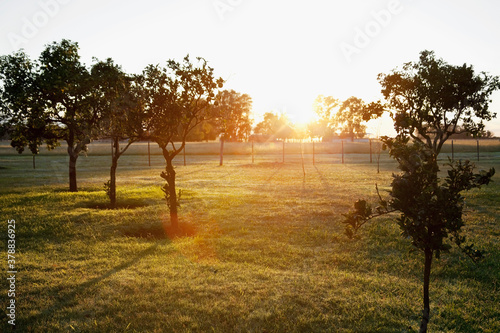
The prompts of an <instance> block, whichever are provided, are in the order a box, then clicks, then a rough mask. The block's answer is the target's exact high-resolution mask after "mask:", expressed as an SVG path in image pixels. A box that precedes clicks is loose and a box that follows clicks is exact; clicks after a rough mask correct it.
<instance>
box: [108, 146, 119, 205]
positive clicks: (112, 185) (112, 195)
mask: <svg viewBox="0 0 500 333" xmlns="http://www.w3.org/2000/svg"><path fill="white" fill-rule="evenodd" d="M117 167H118V157H117V156H116V155H114V156H113V158H112V159H111V169H110V181H109V201H110V205H111V208H115V207H116V168H117Z"/></svg>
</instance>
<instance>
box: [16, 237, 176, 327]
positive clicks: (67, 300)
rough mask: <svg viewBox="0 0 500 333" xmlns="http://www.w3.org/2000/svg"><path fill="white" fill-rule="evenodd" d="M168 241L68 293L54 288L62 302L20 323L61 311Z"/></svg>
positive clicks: (34, 321)
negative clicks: (80, 296) (100, 283)
mask: <svg viewBox="0 0 500 333" xmlns="http://www.w3.org/2000/svg"><path fill="white" fill-rule="evenodd" d="M166 242H168V240H166V239H164V240H161V241H158V242H156V243H155V244H153V245H151V246H150V247H149V248H147V249H145V250H144V251H142V252H140V253H139V254H138V255H136V256H135V257H133V258H131V259H129V260H127V261H125V262H124V263H122V264H120V265H118V266H115V267H113V268H112V269H110V270H108V271H107V272H105V273H104V274H102V275H101V276H99V277H96V278H93V279H91V280H89V281H86V282H84V283H82V284H80V285H78V286H76V287H75V288H74V289H73V290H72V291H69V292H66V293H62V294H61V293H59V290H58V288H53V289H52V290H51V291H49V292H48V295H57V299H58V300H60V302H57V303H56V304H53V305H52V306H50V307H48V308H46V309H44V310H42V311H41V312H40V313H39V314H36V315H32V316H29V317H27V318H25V319H21V322H20V324H23V322H25V324H34V323H36V322H37V321H38V320H40V319H43V318H45V317H47V316H50V315H52V314H53V313H55V312H57V311H60V310H61V309H63V308H65V307H68V306H71V305H72V303H73V302H74V301H75V298H76V296H77V295H81V294H84V293H85V292H87V291H89V290H91V289H92V288H93V287H94V286H95V285H96V284H98V283H99V282H101V281H103V280H105V279H107V278H109V277H110V276H112V275H114V274H116V273H118V272H120V271H122V270H124V269H127V268H129V267H131V266H132V265H134V264H137V263H138V262H139V261H140V260H141V259H144V257H146V256H148V255H151V254H153V253H154V251H155V250H156V248H157V247H158V246H159V245H160V244H165V243H166Z"/></svg>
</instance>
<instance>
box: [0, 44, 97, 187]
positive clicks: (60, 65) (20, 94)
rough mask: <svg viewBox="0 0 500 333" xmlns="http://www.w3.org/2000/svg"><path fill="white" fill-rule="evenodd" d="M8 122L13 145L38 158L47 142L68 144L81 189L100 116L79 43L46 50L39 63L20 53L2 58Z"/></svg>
mask: <svg viewBox="0 0 500 333" xmlns="http://www.w3.org/2000/svg"><path fill="white" fill-rule="evenodd" d="M1 62H2V64H1V72H2V74H1V75H2V81H3V86H4V88H3V91H2V95H3V96H2V114H3V116H2V118H4V119H8V120H6V121H4V124H6V125H5V126H7V127H8V130H9V131H10V132H11V138H12V142H11V144H12V145H13V146H15V147H16V149H17V150H18V151H19V152H22V151H23V149H24V147H25V146H29V148H30V150H31V151H32V153H33V154H36V153H37V152H38V147H39V146H40V144H41V143H42V142H44V141H45V142H46V143H47V144H48V146H49V148H52V147H54V145H56V143H57V141H59V140H64V141H66V143H67V152H68V155H69V188H70V191H72V192H76V191H77V190H78V187H77V181H76V161H77V159H78V156H79V154H80V153H81V152H83V151H85V150H86V149H87V145H88V144H89V143H90V141H91V140H92V138H94V137H95V136H96V134H97V132H96V124H97V122H98V121H99V114H98V113H96V110H95V109H94V108H93V107H92V102H91V101H92V80H91V75H90V73H89V71H88V70H87V68H86V67H85V66H84V65H83V64H82V63H81V62H80V56H79V54H78V44H77V43H73V42H71V41H68V40H64V39H63V40H62V41H61V42H59V43H57V42H54V43H52V44H49V45H47V46H46V48H45V49H44V50H43V51H42V53H41V55H40V57H39V59H38V61H37V62H34V61H30V60H29V59H28V57H27V56H26V55H25V54H24V53H22V52H18V53H16V54H14V55H13V56H4V57H2V61H1Z"/></svg>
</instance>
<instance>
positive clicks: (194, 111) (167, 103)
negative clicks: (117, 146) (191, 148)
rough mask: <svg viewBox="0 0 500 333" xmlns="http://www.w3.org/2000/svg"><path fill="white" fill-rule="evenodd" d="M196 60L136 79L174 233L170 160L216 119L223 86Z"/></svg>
mask: <svg viewBox="0 0 500 333" xmlns="http://www.w3.org/2000/svg"><path fill="white" fill-rule="evenodd" d="M196 59H197V64H193V63H192V62H191V60H190V58H189V56H186V57H185V58H184V59H183V61H182V62H177V61H175V60H169V61H168V62H167V67H166V68H161V67H159V66H153V65H150V66H148V67H147V68H146V69H145V70H144V71H143V74H142V76H141V77H140V78H139V79H138V82H139V84H140V86H141V88H142V98H143V100H144V107H145V110H146V114H147V121H146V130H147V131H148V133H149V138H151V139H152V140H153V141H155V142H156V143H157V144H158V146H159V147H160V148H161V150H162V153H163V157H164V159H165V162H166V167H165V171H163V172H162V173H161V177H162V178H163V179H164V180H165V181H166V184H165V186H163V191H164V193H165V199H166V201H167V205H168V207H169V211H170V222H171V227H172V228H173V229H174V230H175V229H178V227H179V223H178V222H179V219H178V213H177V212H178V210H177V207H178V205H179V203H178V198H177V193H176V187H175V169H174V166H173V160H174V158H175V156H177V155H178V154H179V153H180V152H181V151H182V150H183V149H184V146H185V144H186V137H187V135H188V134H189V133H190V132H191V131H192V130H193V129H194V128H195V127H196V126H197V125H199V124H200V123H201V122H203V121H204V120H205V119H207V118H212V117H214V116H215V115H214V110H215V109H214V108H213V106H214V101H215V93H216V92H217V89H218V88H222V85H223V80H222V79H221V78H215V76H214V73H213V68H211V67H209V66H208V64H207V62H206V60H204V59H203V58H196ZM176 140H179V141H177V142H178V143H177V144H176ZM169 147H171V149H169Z"/></svg>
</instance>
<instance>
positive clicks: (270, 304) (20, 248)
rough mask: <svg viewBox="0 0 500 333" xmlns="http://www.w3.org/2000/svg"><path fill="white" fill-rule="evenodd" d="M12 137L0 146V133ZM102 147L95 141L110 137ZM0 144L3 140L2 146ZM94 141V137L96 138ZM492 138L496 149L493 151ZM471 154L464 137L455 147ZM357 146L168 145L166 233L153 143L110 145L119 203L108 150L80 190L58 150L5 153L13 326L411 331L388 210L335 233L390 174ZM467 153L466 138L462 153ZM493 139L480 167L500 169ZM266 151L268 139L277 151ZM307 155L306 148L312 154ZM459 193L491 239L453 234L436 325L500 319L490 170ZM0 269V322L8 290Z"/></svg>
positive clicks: (436, 273)
mask: <svg viewBox="0 0 500 333" xmlns="http://www.w3.org/2000/svg"><path fill="white" fill-rule="evenodd" d="M4 149H7V148H4ZM104 149H105V148H103V150H104ZM0 150H1V149H0ZM94 152H96V151H94ZM497 152H498V151H497ZM464 154H465V152H464ZM366 155H367V154H351V155H349V161H350V163H349V164H344V165H343V164H341V163H339V159H338V156H335V159H332V156H330V155H323V157H322V159H320V161H319V162H318V163H317V164H316V165H313V164H312V163H310V162H308V163H305V164H304V167H305V172H306V174H305V176H303V171H302V165H301V163H299V161H300V155H295V157H294V159H293V160H291V161H290V162H286V163H285V164H282V163H278V162H280V156H279V155H278V156H276V157H269V158H264V157H262V158H257V159H256V161H255V163H253V164H252V163H251V159H249V156H247V155H244V156H242V155H236V154H235V155H228V156H226V157H225V160H224V166H222V167H220V166H219V163H218V162H219V161H218V157H217V156H216V155H215V156H207V155H188V157H187V161H188V163H187V166H183V165H182V164H183V163H182V157H180V158H179V159H178V161H177V165H178V166H177V177H178V178H177V184H178V187H179V188H180V189H182V198H181V210H180V214H181V215H180V219H181V224H182V226H183V228H184V229H185V230H187V231H189V234H188V235H186V236H184V237H167V236H165V233H164V231H163V229H162V222H164V221H165V219H168V209H167V206H166V204H165V201H164V200H162V192H161V190H160V186H161V185H162V179H161V178H160V177H159V174H160V172H161V170H162V159H161V156H158V155H153V156H152V166H151V167H149V166H148V161H147V159H145V156H144V155H135V154H128V155H125V156H123V157H122V158H121V159H120V161H119V168H118V204H119V207H120V208H119V209H116V210H109V209H105V207H106V203H107V197H106V194H105V192H104V190H103V184H104V182H105V181H106V180H107V179H108V178H109V162H110V161H109V156H106V155H105V154H104V153H103V154H89V156H87V157H85V156H82V157H80V158H79V160H78V163H77V168H78V181H79V189H80V191H79V192H78V193H69V192H67V188H68V182H67V158H66V156H64V155H63V154H55V153H51V154H42V155H41V156H39V157H37V169H36V170H33V168H32V164H31V156H30V155H20V156H18V155H12V154H11V153H5V151H4V152H3V153H1V154H0V200H1V202H2V205H1V214H0V216H1V220H2V223H1V225H0V231H1V233H2V235H3V236H2V240H1V242H0V244H1V245H0V246H1V248H2V253H3V255H2V257H3V258H6V252H7V251H6V250H7V237H6V234H7V220H9V219H15V220H16V266H17V270H18V273H17V276H16V323H17V329H18V331H21V332H212V331H213V332H416V331H417V328H418V324H419V322H420V312H421V308H422V306H421V303H422V302H421V298H422V296H421V288H422V287H421V285H422V269H423V263H422V258H421V255H420V254H419V253H413V252H409V250H410V249H411V247H410V245H409V241H408V240H405V239H402V238H401V237H400V236H399V233H400V232H399V230H398V228H397V226H396V224H395V223H394V222H393V221H392V220H391V219H381V220H377V221H374V222H373V223H371V224H369V225H368V226H367V227H366V228H365V229H362V232H361V237H360V238H358V239H355V240H349V239H347V237H346V236H344V234H343V226H342V224H341V223H340V221H341V219H342V217H341V213H343V212H346V210H348V209H349V208H350V207H351V205H352V203H353V201H355V200H356V199H357V198H359V197H365V198H366V197H368V198H375V196H376V193H375V187H374V185H375V183H378V184H379V187H380V188H381V189H388V185H389V184H390V181H391V174H392V173H393V172H396V171H397V170H396V169H395V166H396V165H395V163H394V162H392V161H390V160H389V159H388V158H387V157H384V158H383V159H382V162H381V173H380V174H378V173H377V167H376V164H375V163H374V164H370V163H368V162H367V156H366ZM469 155H470V156H471V157H472V159H474V158H475V155H474V153H471V154H469ZM498 155H499V154H498V153H495V152H491V153H488V154H486V155H484V156H483V157H484V159H482V160H481V161H480V162H478V166H479V167H480V168H487V167H491V166H493V167H495V168H496V169H497V171H500V158H499V157H497V156H498ZM272 156H274V155H272ZM307 158H310V156H309V155H308V156H307ZM494 180H495V182H494V183H493V184H491V185H490V186H488V187H484V188H482V189H481V190H477V191H476V190H474V191H472V192H470V193H468V194H467V205H468V213H467V221H468V225H467V231H468V235H470V236H469V237H470V239H471V240H472V241H473V242H474V243H475V244H476V245H477V246H478V247H480V248H483V249H485V250H486V251H487V255H486V258H485V260H484V261H482V262H481V263H479V264H478V265H475V264H473V263H472V262H471V261H470V260H468V259H467V258H466V257H465V256H464V255H462V254H461V253H460V252H458V251H457V250H456V249H453V250H452V252H451V253H450V254H445V255H443V257H442V258H441V259H440V260H436V261H435V263H434V266H433V273H432V281H431V311H432V313H431V322H430V326H429V329H430V331H431V332H499V331H500V305H499V304H500V290H499V288H500V286H499V278H500V239H499V236H500V225H499V223H498V222H499V221H498V216H499V215H500V208H499V207H500V197H499V193H500V176H499V175H498V174H497V175H495V177H494ZM4 260H5V263H3V264H2V267H3V268H2V272H1V273H0V277H1V279H2V281H4V282H3V283H2V284H1V288H0V295H1V297H0V306H1V307H2V309H3V310H4V311H1V312H0V316H1V318H0V320H1V325H2V326H0V327H1V328H2V329H3V331H7V329H10V326H9V325H8V324H7V317H5V309H6V307H7V302H8V299H7V297H6V295H7V293H8V285H7V282H6V278H7V269H6V266H7V262H6V259H4Z"/></svg>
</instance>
